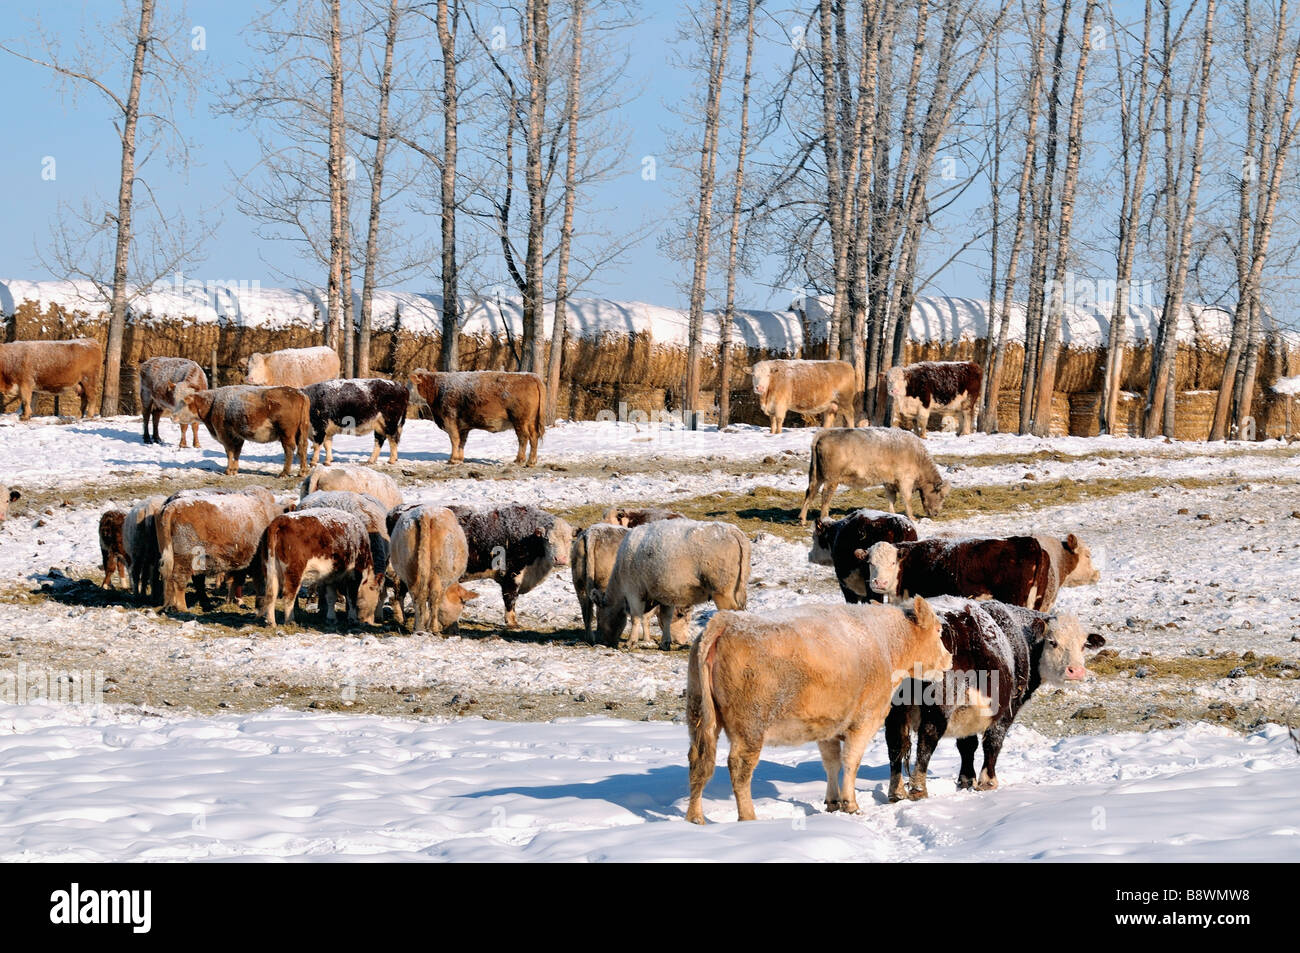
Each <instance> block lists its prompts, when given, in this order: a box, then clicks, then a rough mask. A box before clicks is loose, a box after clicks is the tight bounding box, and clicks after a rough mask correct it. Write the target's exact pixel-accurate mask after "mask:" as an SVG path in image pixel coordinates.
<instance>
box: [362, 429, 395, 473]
mask: <svg viewBox="0 0 1300 953" xmlns="http://www.w3.org/2000/svg"><path fill="white" fill-rule="evenodd" d="M374 438H375V447H374V449H373V450H371V451H370V460H369V461H368V462H369V463H370V465H371V466H372V467H373V466H374V465H375V464H376V463H378V462H379V451H380V450H382V449H384V432H383V430H381V429H380V428H379V427H376V428H375V432H374ZM389 462H390V463H391V462H392V461H391V460H390V461H389Z"/></svg>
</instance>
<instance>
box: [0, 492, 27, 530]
mask: <svg viewBox="0 0 1300 953" xmlns="http://www.w3.org/2000/svg"><path fill="white" fill-rule="evenodd" d="M21 498H22V496H21V494H19V492H18V491H17V490H11V489H9V488H8V487H7V486H0V523H3V522H4V521H5V520H6V519H8V517H9V504H10V503H13V502H15V501H17V500H19V499H21Z"/></svg>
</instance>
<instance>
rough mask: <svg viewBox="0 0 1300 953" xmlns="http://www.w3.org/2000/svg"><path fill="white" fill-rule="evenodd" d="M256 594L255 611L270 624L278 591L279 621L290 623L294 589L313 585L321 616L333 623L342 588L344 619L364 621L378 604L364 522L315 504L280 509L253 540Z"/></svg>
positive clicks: (294, 607)
mask: <svg viewBox="0 0 1300 953" xmlns="http://www.w3.org/2000/svg"><path fill="white" fill-rule="evenodd" d="M257 561H258V563H259V564H260V565H261V567H262V573H263V575H262V594H261V595H260V596H259V597H258V599H257V613H258V615H260V616H262V617H263V618H264V619H265V620H266V624H267V625H275V604H276V603H277V602H278V601H279V599H280V594H281V593H283V594H284V606H283V610H284V621H285V623H286V624H288V623H290V622H292V621H293V618H294V615H295V614H296V612H297V609H298V591H299V590H300V589H301V588H302V587H303V585H314V586H315V587H316V592H317V600H318V602H319V604H320V610H321V614H322V615H323V616H324V617H325V621H326V622H327V623H329V624H330V625H333V624H334V622H335V619H336V616H335V612H334V603H335V601H336V600H337V598H338V595H337V591H338V590H339V589H342V590H343V597H344V599H345V600H346V602H347V607H348V622H349V623H351V624H352V625H356V624H357V623H358V622H360V621H361V620H362V619H364V620H366V621H367V622H369V621H370V620H372V619H374V617H375V610H376V609H377V608H378V607H379V578H378V577H377V576H376V575H375V565H374V562H373V561H372V557H371V554H370V537H369V534H368V533H367V532H366V525H365V524H364V523H363V522H361V520H359V519H357V517H355V516H353V515H352V514H351V513H345V512H343V511H342V510H335V509H327V508H325V507H320V508H317V509H310V510H299V511H297V512H294V513H284V514H282V515H280V516H277V517H276V518H275V519H273V520H272V521H271V523H270V525H268V526H267V528H266V532H265V533H264V534H263V535H262V539H261V541H260V542H259V544H258V550H257Z"/></svg>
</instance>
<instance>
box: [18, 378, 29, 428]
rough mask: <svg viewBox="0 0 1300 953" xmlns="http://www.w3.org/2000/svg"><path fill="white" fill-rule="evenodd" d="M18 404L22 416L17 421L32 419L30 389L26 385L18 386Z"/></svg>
mask: <svg viewBox="0 0 1300 953" xmlns="http://www.w3.org/2000/svg"><path fill="white" fill-rule="evenodd" d="M18 402H19V403H20V404H22V408H23V409H22V414H21V415H20V416H19V418H18V419H19V420H31V419H32V388H31V386H30V385H28V384H19V385H18Z"/></svg>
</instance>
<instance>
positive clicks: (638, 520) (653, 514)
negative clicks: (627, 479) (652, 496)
mask: <svg viewBox="0 0 1300 953" xmlns="http://www.w3.org/2000/svg"><path fill="white" fill-rule="evenodd" d="M681 518H682V514H681V513H674V512H673V511H672V510H666V509H663V508H661V507H647V508H644V509H637V510H630V509H627V508H626V507H622V506H613V507H610V509H609V510H608V511H607V512H606V513H605V516H604V521H605V522H606V523H612V524H613V525H615V526H625V527H627V528H628V529H631V528H632V527H634V526H640V525H641V524H642V523H653V522H655V521H656V520H677V519H681Z"/></svg>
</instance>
